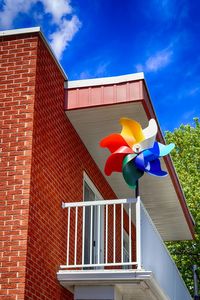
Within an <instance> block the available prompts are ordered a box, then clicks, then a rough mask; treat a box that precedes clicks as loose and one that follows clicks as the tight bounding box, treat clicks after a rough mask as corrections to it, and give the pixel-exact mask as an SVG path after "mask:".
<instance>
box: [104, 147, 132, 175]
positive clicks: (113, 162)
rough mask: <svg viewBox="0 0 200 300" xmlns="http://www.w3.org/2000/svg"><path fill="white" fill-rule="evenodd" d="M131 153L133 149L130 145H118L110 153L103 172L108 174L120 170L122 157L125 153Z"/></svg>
mask: <svg viewBox="0 0 200 300" xmlns="http://www.w3.org/2000/svg"><path fill="white" fill-rule="evenodd" d="M130 153H133V150H132V149H131V148H130V147H120V148H119V149H117V151H115V152H114V153H112V154H111V155H110V156H109V157H108V159H107V161H106V164H105V168H104V171H105V174H106V175H107V176H110V175H111V174H112V172H122V163H123V159H124V157H125V156H126V155H127V154H130Z"/></svg>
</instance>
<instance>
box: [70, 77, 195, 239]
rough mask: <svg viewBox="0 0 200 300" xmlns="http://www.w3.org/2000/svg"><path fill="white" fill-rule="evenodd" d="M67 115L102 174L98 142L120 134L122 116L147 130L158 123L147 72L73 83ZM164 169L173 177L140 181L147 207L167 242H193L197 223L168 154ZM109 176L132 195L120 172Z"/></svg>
mask: <svg viewBox="0 0 200 300" xmlns="http://www.w3.org/2000/svg"><path fill="white" fill-rule="evenodd" d="M65 111H66V115H67V116H68V118H69V120H70V121H71V123H72V125H73V126H74V128H75V129H76V131H77V132H78V134H79V136H80V137H81V139H82V141H83V143H84V144H85V146H86V147H87V149H88V151H89V152H90V154H91V156H92V157H93V159H94V160H95V161H96V163H97V165H98V167H99V169H100V170H101V171H102V173H103V174H104V172H103V168H104V164H105V160H106V158H107V157H108V152H107V151H106V150H104V149H101V148H100V147H99V141H100V140H101V139H102V138H103V137H104V136H106V135H108V134H110V133H113V132H120V130H121V128H120V125H119V123H118V121H119V118H120V117H122V116H125V117H130V118H132V119H136V120H137V121H139V122H140V123H141V124H142V126H143V127H146V126H147V123H148V120H149V119H150V118H154V119H155V120H156V121H157V123H158V120H157V117H156V114H155V111H154V108H153V105H152V102H151V99H150V95H149V92H148V89H147V85H146V82H145V79H144V75H143V73H137V74H130V75H125V76H118V77H110V78H99V79H91V80H79V81H71V82H70V81H68V82H67V83H66V89H65ZM158 128H159V129H158V135H157V139H158V140H159V141H160V142H162V143H165V141H164V137H163V135H162V131H161V129H160V126H159V123H158ZM162 165H163V168H164V169H166V170H167V171H168V173H169V176H168V177H166V178H155V177H152V176H148V175H147V176H146V175H145V176H143V178H142V179H141V180H140V194H141V197H142V200H143V203H144V204H145V207H146V209H147V210H148V212H149V214H150V216H151V218H152V220H153V222H154V224H155V225H156V227H157V229H158V231H159V232H160V234H161V236H162V238H163V239H164V240H187V239H192V237H193V236H194V223H193V220H192V217H191V214H190V212H189V210H188V207H187V204H186V201H185V197H184V194H183V191H182V189H181V186H180V182H179V180H178V176H177V174H176V171H175V169H174V166H173V163H172V161H171V158H170V156H169V155H168V156H167V157H165V158H164V160H163V161H162ZM105 177H106V180H107V181H108V183H109V184H110V186H111V187H112V189H113V191H114V192H115V194H116V195H117V196H118V197H119V198H124V197H132V191H131V190H130V189H128V187H127V186H126V184H125V183H124V181H123V178H122V176H121V174H118V173H116V174H113V175H111V176H110V177H107V176H105Z"/></svg>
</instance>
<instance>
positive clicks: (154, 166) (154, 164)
mask: <svg viewBox="0 0 200 300" xmlns="http://www.w3.org/2000/svg"><path fill="white" fill-rule="evenodd" d="M145 172H147V173H148V174H151V175H154V176H162V177H163V176H167V172H165V171H163V170H162V169H161V164H160V161H159V159H156V160H152V161H150V162H149V165H148V167H147V170H146V171H145Z"/></svg>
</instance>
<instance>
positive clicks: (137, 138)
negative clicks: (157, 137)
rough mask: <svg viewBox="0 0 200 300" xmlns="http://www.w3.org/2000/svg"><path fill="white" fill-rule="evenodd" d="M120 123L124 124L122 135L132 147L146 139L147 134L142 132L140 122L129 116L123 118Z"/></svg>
mask: <svg viewBox="0 0 200 300" xmlns="http://www.w3.org/2000/svg"><path fill="white" fill-rule="evenodd" d="M120 124H121V125H122V131H121V135H122V137H123V138H124V139H125V140H126V142H127V144H128V145H129V146H130V147H131V148H132V147H133V145H134V144H137V143H139V142H141V141H143V140H144V139H145V136H144V134H143V132H142V127H141V125H140V124H139V123H138V122H136V121H134V120H131V119H128V118H121V119H120Z"/></svg>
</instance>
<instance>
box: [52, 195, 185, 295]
mask: <svg viewBox="0 0 200 300" xmlns="http://www.w3.org/2000/svg"><path fill="white" fill-rule="evenodd" d="M63 208H65V209H67V223H68V225H67V253H66V264H65V265H61V266H60V270H59V272H58V273H57V278H58V280H59V282H60V284H61V285H62V286H64V287H65V288H67V289H69V290H70V291H72V292H73V293H74V297H75V299H122V297H123V299H125V300H126V299H137V300H139V299H141V300H143V299H171V300H180V299H184V300H189V299H191V296H190V294H189V292H188V290H187V288H186V286H185V284H184V281H183V280H182V278H181V276H180V274H179V271H178V269H177V267H176V265H175V263H174V262H173V260H172V258H171V257H170V254H169V252H168V250H167V249H166V247H165V245H164V243H163V240H162V239H161V237H160V235H159V233H158V231H157V229H156V227H155V225H154V224H153V222H152V220H151V218H150V216H149V214H148V213H147V211H146V209H145V208H144V206H143V204H142V202H141V200H140V197H138V198H137V199H117V200H98V201H84V202H76V203H74V202H73V203H63Z"/></svg>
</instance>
